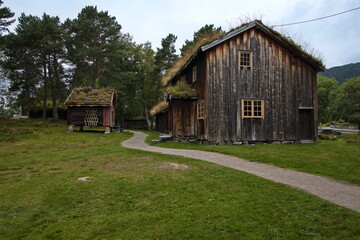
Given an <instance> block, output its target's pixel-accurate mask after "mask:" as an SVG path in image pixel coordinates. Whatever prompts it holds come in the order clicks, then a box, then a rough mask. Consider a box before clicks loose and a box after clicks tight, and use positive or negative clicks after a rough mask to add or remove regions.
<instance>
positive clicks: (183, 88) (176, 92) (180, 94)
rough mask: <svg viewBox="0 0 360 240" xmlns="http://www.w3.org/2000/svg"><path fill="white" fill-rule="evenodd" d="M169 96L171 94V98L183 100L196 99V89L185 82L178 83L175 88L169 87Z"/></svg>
mask: <svg viewBox="0 0 360 240" xmlns="http://www.w3.org/2000/svg"><path fill="white" fill-rule="evenodd" d="M168 94H170V95H171V97H175V98H181V99H188V98H191V97H196V92H195V89H193V88H191V87H190V85H189V84H187V83H186V82H184V81H177V82H176V85H175V86H171V87H169V88H168Z"/></svg>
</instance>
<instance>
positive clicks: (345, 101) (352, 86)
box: [335, 77, 360, 129]
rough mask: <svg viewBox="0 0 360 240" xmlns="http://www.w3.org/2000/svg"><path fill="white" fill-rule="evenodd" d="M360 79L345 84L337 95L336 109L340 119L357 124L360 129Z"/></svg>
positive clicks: (351, 79) (352, 79) (347, 81)
mask: <svg viewBox="0 0 360 240" xmlns="http://www.w3.org/2000/svg"><path fill="white" fill-rule="evenodd" d="M359 99H360V77H355V78H350V79H348V80H346V82H344V83H343V84H342V85H341V86H340V88H339V91H338V93H337V96H336V100H335V108H336V112H337V114H338V117H339V118H341V119H344V120H346V121H349V122H350V123H354V124H357V125H358V127H359V129H360V101H359Z"/></svg>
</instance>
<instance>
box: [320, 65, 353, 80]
mask: <svg viewBox="0 0 360 240" xmlns="http://www.w3.org/2000/svg"><path fill="white" fill-rule="evenodd" d="M319 74H320V75H322V76H325V77H328V78H336V80H337V81H338V82H339V84H342V83H343V82H345V81H346V79H348V78H352V77H358V76H360V62H358V63H350V64H346V65H343V66H337V67H332V68H329V69H326V70H325V71H324V72H320V73H319Z"/></svg>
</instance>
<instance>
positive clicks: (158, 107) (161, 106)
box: [150, 101, 169, 116]
mask: <svg viewBox="0 0 360 240" xmlns="http://www.w3.org/2000/svg"><path fill="white" fill-rule="evenodd" d="M168 107H169V103H168V102H165V101H161V102H159V103H158V104H156V105H155V106H154V107H152V108H151V110H150V114H151V115H152V116H155V115H156V114H158V113H160V112H162V111H165V110H166V109H167V108H168Z"/></svg>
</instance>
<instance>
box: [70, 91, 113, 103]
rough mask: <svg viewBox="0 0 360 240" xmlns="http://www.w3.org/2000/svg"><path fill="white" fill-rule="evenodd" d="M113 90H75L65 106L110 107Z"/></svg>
mask: <svg viewBox="0 0 360 240" xmlns="http://www.w3.org/2000/svg"><path fill="white" fill-rule="evenodd" d="M114 93H115V90H114V89H112V88H101V89H93V88H91V87H84V88H75V89H74V90H73V91H72V93H71V94H70V96H69V98H68V99H67V100H66V102H65V105H73V104H76V105H110V104H111V100H112V96H113V94H114Z"/></svg>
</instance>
